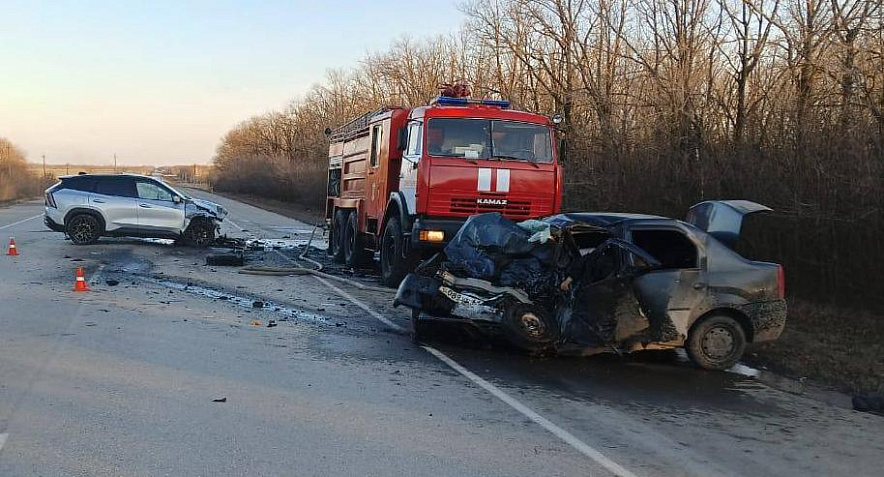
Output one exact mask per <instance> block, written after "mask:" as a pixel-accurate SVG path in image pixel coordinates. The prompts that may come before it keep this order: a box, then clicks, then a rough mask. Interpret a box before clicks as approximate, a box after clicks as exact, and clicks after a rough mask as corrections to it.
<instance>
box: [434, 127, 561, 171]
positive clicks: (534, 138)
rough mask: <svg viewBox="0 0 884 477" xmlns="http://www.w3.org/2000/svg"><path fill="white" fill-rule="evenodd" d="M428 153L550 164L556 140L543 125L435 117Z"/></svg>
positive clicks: (442, 155)
mask: <svg viewBox="0 0 884 477" xmlns="http://www.w3.org/2000/svg"><path fill="white" fill-rule="evenodd" d="M426 134H427V152H428V153H429V155H431V156H436V157H463V158H465V159H496V160H507V161H528V162H534V163H538V162H539V163H550V162H552V160H553V156H552V139H551V137H550V132H549V128H548V127H546V126H543V125H540V124H531V123H520V122H516V121H498V120H493V119H463V118H432V119H430V120H429V121H428V124H427V130H426Z"/></svg>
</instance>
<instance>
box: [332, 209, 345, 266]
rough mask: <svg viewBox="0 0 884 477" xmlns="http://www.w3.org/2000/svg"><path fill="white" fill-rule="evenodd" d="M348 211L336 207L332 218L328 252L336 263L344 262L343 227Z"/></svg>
mask: <svg viewBox="0 0 884 477" xmlns="http://www.w3.org/2000/svg"><path fill="white" fill-rule="evenodd" d="M348 215H350V211H348V210H342V209H338V210H336V211H335V215H334V218H333V220H332V230H331V237H330V238H329V247H328V248H329V254H330V255H331V256H332V260H334V261H335V262H337V263H344V229H345V228H346V227H347V216H348Z"/></svg>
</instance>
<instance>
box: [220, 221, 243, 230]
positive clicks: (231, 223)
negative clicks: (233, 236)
mask: <svg viewBox="0 0 884 477" xmlns="http://www.w3.org/2000/svg"><path fill="white" fill-rule="evenodd" d="M224 222H227V223H228V224H230V225H232V226H233V227H234V228H236V229H237V230H239V231H240V232H242V230H243V229H242V227H240V226H239V225H238V224H237V223H236V222H234V221H232V220H230V219H225V220H224Z"/></svg>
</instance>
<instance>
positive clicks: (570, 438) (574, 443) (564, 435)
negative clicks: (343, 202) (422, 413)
mask: <svg viewBox="0 0 884 477" xmlns="http://www.w3.org/2000/svg"><path fill="white" fill-rule="evenodd" d="M314 278H316V279H317V280H319V281H320V282H322V284H324V285H325V286H327V287H329V288H331V289H332V290H334V291H335V292H336V293H337V294H338V295H340V296H342V297H344V298H346V299H347V300H349V301H350V302H351V303H353V304H354V305H356V306H358V307H359V308H362V309H363V310H365V311H366V312H367V313H368V314H369V315H371V316H372V317H374V318H375V319H376V320H378V321H380V322H381V323H383V324H385V325H387V326H388V327H390V328H392V329H394V330H396V331H405V328H403V327H401V326H399V325H397V324H396V323H393V322H392V321H390V320H389V319H387V318H385V317H384V316H382V315H381V314H380V313H378V312H376V311H374V310H372V309H371V308H370V307H369V306H368V305H366V304H365V303H362V302H361V301H359V300H358V299H356V298H355V297H353V296H352V295H350V294H349V293H347V292H345V291H344V290H341V289H340V288H338V287H337V286H335V285H332V284H331V283H329V282H328V281H326V280H325V279H323V278H320V277H317V276H314ZM421 347H422V348H423V349H425V350H426V351H427V352H429V353H430V354H432V355H433V356H434V357H436V358H437V359H438V360H440V361H442V362H443V363H445V364H446V365H448V366H449V367H450V368H451V369H453V370H455V371H457V372H458V373H460V374H461V375H462V376H464V377H465V378H467V379H469V380H470V381H472V382H473V383H475V384H476V385H477V386H479V387H480V388H482V389H484V390H485V391H488V392H489V393H491V395H493V396H494V397H496V398H497V399H500V400H501V401H503V402H504V403H506V404H507V405H508V406H510V407H511V408H513V409H515V410H516V411H518V412H519V413H521V414H522V415H523V416H525V417H527V418H528V419H530V420H531V421H533V422H534V423H535V424H537V425H539V426H540V427H542V428H544V429H546V430H547V431H549V432H550V433H552V434H553V435H554V436H556V437H558V438H559V439H561V440H563V441H565V443H567V444H568V445H570V446H571V447H573V448H574V449H575V450H576V451H577V452H580V453H581V454H583V455H584V456H586V457H589V458H590V459H591V460H593V461H595V462H596V463H598V464H599V465H601V466H602V467H604V468H605V469H607V470H608V471H609V472H611V473H613V474H614V475H617V476H619V477H637V476H636V475H635V474H633V473H632V472H630V471H628V470H626V469H625V468H623V467H622V466H621V465H620V464H618V463H616V462H614V461H613V460H611V459H609V458H608V457H606V456H605V455H604V454H602V453H601V452H599V451H598V450H596V449H595V448H593V447H592V446H590V445H589V444H587V443H585V442H583V441H581V440H580V439H578V438H577V437H576V436H574V434H571V433H570V432H568V431H566V430H564V429H562V428H561V427H559V426H557V425H555V424H554V423H553V422H552V421H550V420H549V419H547V418H545V417H543V416H541V415H540V414H538V413H536V412H535V411H533V410H532V409H531V408H529V407H528V406H526V405H524V404H522V403H521V402H520V401H518V400H517V399H516V398H514V397H512V396H510V395H509V394H507V393H505V392H504V391H503V390H501V389H500V388H498V387H497V386H495V385H493V384H491V383H490V382H488V381H486V380H484V379H482V378H481V377H479V376H477V375H476V374H475V373H473V372H472V371H470V370H468V369H467V368H464V367H463V366H461V365H460V364H459V363H458V362H457V361H455V360H453V359H451V358H449V357H448V355H446V354H445V353H443V352H441V351H439V350H437V349H436V348H433V347H432V346H426V345H423V346H421Z"/></svg>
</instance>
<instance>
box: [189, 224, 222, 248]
mask: <svg viewBox="0 0 884 477" xmlns="http://www.w3.org/2000/svg"><path fill="white" fill-rule="evenodd" d="M214 241H215V224H214V223H212V222H211V221H209V220H199V219H197V220H191V221H190V225H188V226H187V229H186V230H185V231H184V243H186V244H187V245H190V246H191V247H199V248H204V247H208V246H209V245H211V244H212V242H214Z"/></svg>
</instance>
